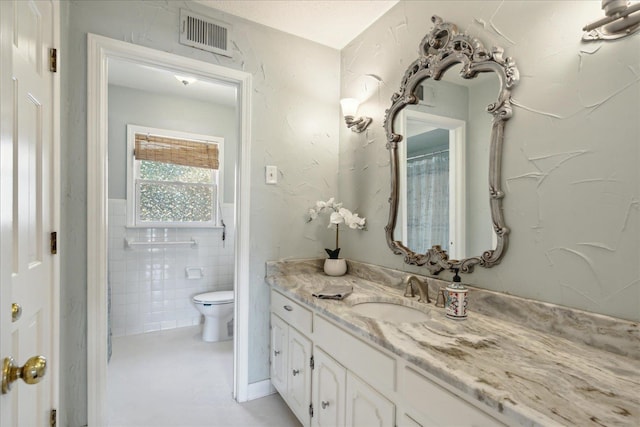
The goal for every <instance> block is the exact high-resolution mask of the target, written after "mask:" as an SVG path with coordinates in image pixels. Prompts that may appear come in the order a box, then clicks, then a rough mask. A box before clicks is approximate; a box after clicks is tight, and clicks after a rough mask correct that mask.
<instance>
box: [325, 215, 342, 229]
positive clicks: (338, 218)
mask: <svg viewBox="0 0 640 427" xmlns="http://www.w3.org/2000/svg"><path fill="white" fill-rule="evenodd" d="M343 222H344V217H343V216H342V215H341V214H340V212H331V217H329V227H328V228H331V226H332V225H334V224H342V223H343Z"/></svg>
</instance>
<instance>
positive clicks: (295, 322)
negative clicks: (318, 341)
mask: <svg viewBox="0 0 640 427" xmlns="http://www.w3.org/2000/svg"><path fill="white" fill-rule="evenodd" d="M271 312H272V313H274V314H276V315H278V316H279V317H280V318H281V319H282V320H284V321H285V322H287V323H288V324H290V325H291V326H293V327H294V328H296V329H297V330H299V331H300V332H302V333H303V334H307V335H310V334H311V321H312V320H311V319H312V318H313V315H312V313H311V310H309V309H308V308H305V307H304V306H302V305H301V304H299V303H297V302H295V301H293V300H292V299H290V298H287V297H285V296H284V295H282V294H280V293H278V292H275V291H273V290H272V291H271Z"/></svg>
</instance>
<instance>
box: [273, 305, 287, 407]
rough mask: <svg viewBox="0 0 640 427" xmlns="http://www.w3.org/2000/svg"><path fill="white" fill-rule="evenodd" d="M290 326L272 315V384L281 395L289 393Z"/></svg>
mask: <svg viewBox="0 0 640 427" xmlns="http://www.w3.org/2000/svg"><path fill="white" fill-rule="evenodd" d="M288 330H289V326H288V325H287V324H286V323H285V322H284V321H283V320H282V319H280V318H279V317H278V316H275V315H273V314H272V315H271V383H272V384H273V386H274V387H275V388H276V390H278V392H280V394H281V395H284V394H286V393H287V354H288V351H287V345H288V333H287V332H288Z"/></svg>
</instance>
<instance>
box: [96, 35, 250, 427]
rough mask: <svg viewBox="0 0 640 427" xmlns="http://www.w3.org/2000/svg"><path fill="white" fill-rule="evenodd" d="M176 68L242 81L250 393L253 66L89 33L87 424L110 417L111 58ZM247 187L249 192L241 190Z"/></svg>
mask: <svg viewBox="0 0 640 427" xmlns="http://www.w3.org/2000/svg"><path fill="white" fill-rule="evenodd" d="M109 58H117V59H122V60H128V61H133V62H137V63H142V64H146V65H150V66H155V67H160V68H165V69H172V70H176V71H178V70H179V72H182V73H188V74H192V75H196V76H201V77H202V78H213V79H217V80H224V81H227V82H230V83H233V84H235V85H237V87H238V109H239V113H240V114H239V118H240V123H239V126H238V131H239V144H238V153H237V154H238V155H237V167H236V170H237V172H236V184H235V225H236V233H235V275H234V276H235V277H234V282H235V283H234V291H235V302H236V303H235V308H234V310H235V313H234V315H235V321H234V369H233V371H234V375H233V379H234V384H233V395H234V398H235V399H236V400H237V401H238V402H244V401H247V400H249V397H250V393H249V381H248V379H249V372H248V367H249V322H248V321H249V219H250V217H249V203H250V197H249V193H250V191H249V189H250V188H251V187H250V183H251V181H250V178H251V175H250V166H251V163H250V152H251V91H252V89H251V85H252V76H251V74H249V73H246V72H243V71H238V70H234V69H231V68H226V67H222V66H219V65H215V64H210V63H207V62H202V61H198V60H195V59H191V58H187V57H183V56H178V55H175V54H172V53H168V52H163V51H158V50H155V49H151V48H147V47H144V46H139V45H134V44H131V43H127V42H123V41H119V40H114V39H110V38H107V37H103V36H99V35H95V34H91V33H89V34H88V35H87V406H88V408H87V410H88V414H87V415H88V425H89V427H93V426H100V425H106V421H107V412H106V409H107V405H106V403H107V333H108V328H107V286H106V285H107V248H108V229H107V226H108V216H107V214H108V203H107V198H108V193H107V190H108V182H107V167H108V157H107V153H108V139H107V129H108V104H107V93H108V75H107V70H108V60H109ZM242 190H245V191H242Z"/></svg>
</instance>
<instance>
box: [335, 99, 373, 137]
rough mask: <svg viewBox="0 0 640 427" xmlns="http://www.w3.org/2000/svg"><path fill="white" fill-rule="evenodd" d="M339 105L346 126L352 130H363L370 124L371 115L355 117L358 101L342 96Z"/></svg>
mask: <svg viewBox="0 0 640 427" xmlns="http://www.w3.org/2000/svg"><path fill="white" fill-rule="evenodd" d="M340 106H341V107H342V115H343V116H344V121H345V123H346V124H347V127H348V128H349V129H351V130H352V131H354V132H358V133H360V132H363V131H364V130H365V129H366V128H367V126H369V125H370V124H371V117H365V116H362V117H358V118H357V119H356V118H355V117H356V112H357V111H358V107H359V106H360V102H358V100H357V99H355V98H343V99H341V100H340Z"/></svg>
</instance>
